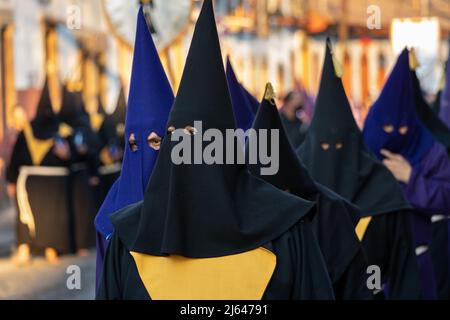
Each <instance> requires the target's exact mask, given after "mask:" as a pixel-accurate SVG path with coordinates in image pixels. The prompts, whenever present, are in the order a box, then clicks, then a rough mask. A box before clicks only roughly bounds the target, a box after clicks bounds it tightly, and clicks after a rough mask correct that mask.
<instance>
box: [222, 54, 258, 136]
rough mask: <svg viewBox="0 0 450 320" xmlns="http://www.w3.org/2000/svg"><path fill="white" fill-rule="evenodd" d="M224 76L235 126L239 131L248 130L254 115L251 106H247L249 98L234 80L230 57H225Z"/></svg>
mask: <svg viewBox="0 0 450 320" xmlns="http://www.w3.org/2000/svg"><path fill="white" fill-rule="evenodd" d="M226 76H227V82H228V88H229V89H230V96H231V102H232V104H233V111H234V117H235V120H236V125H237V127H238V128H239V129H243V130H248V129H250V128H251V126H252V123H253V119H254V118H255V114H254V113H253V111H252V110H251V108H252V106H251V105H250V104H249V103H250V101H249V98H248V97H247V96H246V94H245V92H244V91H243V89H242V87H241V84H240V83H239V81H238V80H237V78H236V74H235V73H234V70H233V66H232V65H231V61H230V57H227V69H226Z"/></svg>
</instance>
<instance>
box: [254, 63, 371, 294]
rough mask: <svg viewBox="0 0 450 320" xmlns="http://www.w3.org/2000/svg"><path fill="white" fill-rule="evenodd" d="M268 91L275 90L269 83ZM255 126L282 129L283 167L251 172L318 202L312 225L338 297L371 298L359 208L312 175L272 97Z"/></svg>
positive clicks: (259, 165)
mask: <svg viewBox="0 0 450 320" xmlns="http://www.w3.org/2000/svg"><path fill="white" fill-rule="evenodd" d="M324 72H329V71H324ZM332 72H333V71H332ZM266 92H273V89H272V88H271V86H270V84H269V85H268V88H267V89H266ZM253 129H255V130H256V132H257V133H256V134H258V132H259V130H278V131H279V134H280V143H279V155H280V167H279V170H278V172H277V173H276V174H275V175H262V174H261V168H262V167H264V165H263V164H262V163H260V162H259V163H256V164H251V163H249V169H250V172H251V173H252V174H254V175H256V176H257V177H259V178H261V179H263V180H265V181H267V182H269V183H271V184H272V185H274V186H276V187H277V188H279V189H280V190H283V191H286V192H288V193H290V194H293V195H296V196H299V197H301V198H304V199H307V200H310V201H316V203H317V206H316V208H317V212H316V214H315V215H314V216H313V217H312V226H313V230H314V234H315V235H316V237H317V240H318V242H319V246H320V250H321V251H322V254H323V256H324V258H325V262H326V265H327V270H328V273H329V275H330V278H331V281H332V283H333V288H334V294H335V297H336V299H338V300H344V299H347V300H363V299H371V298H372V293H371V292H370V291H369V289H368V287H367V273H366V270H367V266H368V265H367V261H366V257H365V255H364V252H363V249H362V246H361V244H360V242H359V239H358V237H357V235H356V232H355V227H356V225H357V223H358V221H359V209H358V208H356V207H354V206H353V205H352V204H350V203H349V202H348V201H347V200H345V199H343V198H342V197H340V196H339V195H337V194H336V193H334V192H333V191H331V190H330V189H328V188H326V187H324V186H322V185H320V184H318V183H316V182H315V181H314V180H313V179H312V178H311V176H310V175H309V173H308V171H307V170H306V168H305V167H304V166H303V164H302V163H301V161H300V159H299V158H298V156H297V155H296V153H295V150H294V148H293V147H292V145H291V143H290V142H289V139H288V137H287V134H286V131H285V129H284V127H283V125H282V122H281V118H280V115H279V112H278V109H277V107H276V105H275V102H274V100H273V99H269V97H265V98H264V100H263V101H262V102H261V106H260V107H259V110H258V113H257V114H256V119H255V122H254V124H253ZM261 139H262V137H261ZM268 145H269V146H270V143H269V144H268ZM247 151H249V146H248V144H247ZM270 152H272V150H270ZM273 152H274V151H273Z"/></svg>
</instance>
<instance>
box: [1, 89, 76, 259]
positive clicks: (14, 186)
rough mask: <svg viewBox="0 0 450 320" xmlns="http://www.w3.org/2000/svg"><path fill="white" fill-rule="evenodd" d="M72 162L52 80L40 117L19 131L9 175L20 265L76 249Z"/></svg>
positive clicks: (41, 102)
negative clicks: (53, 96) (53, 99)
mask: <svg viewBox="0 0 450 320" xmlns="http://www.w3.org/2000/svg"><path fill="white" fill-rule="evenodd" d="M71 159H72V153H71V150H70V146H69V143H68V141H67V140H66V139H65V138H64V137H62V136H61V133H60V123H59V121H58V118H57V116H56V115H55V113H54V111H53V108H52V102H51V98H50V92H49V86H48V81H47V80H46V81H45V84H44V87H43V89H42V93H41V97H40V100H39V103H38V106H37V110H36V115H35V117H34V119H33V120H32V121H31V123H28V122H25V126H24V129H23V131H22V132H20V133H19V135H18V137H17V141H16V143H15V145H14V147H13V152H12V156H11V160H10V162H9V166H8V168H7V172H6V178H7V181H8V183H9V186H8V189H9V194H10V196H11V197H13V196H15V197H16V200H17V202H16V204H17V208H18V220H17V225H16V228H17V229H16V231H17V235H16V239H17V245H18V250H17V261H18V263H20V264H23V263H27V262H29V260H30V258H31V253H36V254H42V253H45V256H46V258H47V259H48V260H49V261H50V262H56V261H57V257H58V255H59V254H64V253H70V252H71V250H72V243H71V218H70V216H71V215H70V204H69V190H68V185H69V184H68V170H67V167H68V166H69V165H70V162H71ZM42 190H45V192H42Z"/></svg>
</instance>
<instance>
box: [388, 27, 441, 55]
mask: <svg viewBox="0 0 450 320" xmlns="http://www.w3.org/2000/svg"><path fill="white" fill-rule="evenodd" d="M439 41H440V26H439V19H438V18H407V19H394V20H392V25H391V42H392V49H393V51H394V53H395V54H399V53H400V52H401V51H402V50H403V48H405V47H408V48H411V47H414V48H415V49H417V51H418V52H420V53H421V54H423V55H436V54H437V53H438V50H439Z"/></svg>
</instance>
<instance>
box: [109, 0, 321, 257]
mask: <svg viewBox="0 0 450 320" xmlns="http://www.w3.org/2000/svg"><path fill="white" fill-rule="evenodd" d="M194 121H202V128H195V129H197V130H198V132H197V134H195V130H194V128H186V127H189V126H190V127H192V126H194V125H195V124H194ZM167 127H168V128H171V127H173V128H174V129H182V130H180V131H179V130H177V131H173V132H174V133H175V132H183V129H186V130H188V133H184V134H183V136H182V137H183V139H186V140H187V141H188V142H193V141H192V140H194V141H195V140H196V137H198V138H200V139H201V130H200V129H202V130H206V129H209V128H214V129H216V130H218V131H219V132H221V133H222V134H225V130H227V129H231V130H234V129H235V123H234V118H233V111H232V106H231V101H230V94H229V92H228V86H227V81H226V77H225V72H224V68H223V64H222V57H221V52H220V45H219V39H218V34H217V29H216V25H215V19H214V12H213V6H212V1H211V0H206V1H204V3H203V8H202V10H201V13H200V16H199V18H198V21H197V24H196V27H195V31H194V35H193V39H192V43H191V47H190V49H189V53H188V56H187V60H186V65H185V68H184V72H183V76H182V79H181V83H180V88H179V90H178V93H177V97H176V100H175V103H174V106H173V108H172V110H171V113H170V116H169V121H168V124H167ZM170 131H172V130H170ZM216 132H217V131H216ZM174 133H173V134H174ZM200 141H201V140H200ZM200 143H201V142H200ZM205 145H208V144H207V143H205ZM205 145H203V146H205ZM175 147H179V146H178V142H176V141H172V139H171V138H170V139H169V138H166V139H164V140H163V143H162V146H161V151H160V154H159V157H158V160H157V163H156V166H155V169H154V171H153V174H152V176H151V179H150V182H149V185H148V188H147V190H146V194H145V198H144V202H143V205H142V207H141V209H140V216H139V219H137V218H136V217H137V215H136V214H131V215H130V214H128V213H129V212H128V213H127V210H124V211H123V212H119V213H117V214H115V215H113V217H112V219H113V223H114V225H115V228H116V231H117V234H118V237H119V238H120V239H121V241H122V242H123V243H124V244H125V246H126V247H127V248H128V249H129V250H131V251H135V252H139V253H144V254H150V255H156V256H159V255H166V254H177V255H182V256H185V257H191V258H208V257H219V256H226V255H231V254H236V253H241V252H246V251H249V250H252V249H256V248H258V247H261V246H264V245H266V244H267V243H268V242H270V241H272V240H274V239H275V238H277V237H279V236H280V235H281V234H283V233H284V232H286V231H287V230H288V229H290V228H291V227H292V226H293V225H295V224H296V223H297V222H298V221H299V220H300V219H301V218H302V217H303V216H304V215H306V214H307V213H309V212H310V210H311V209H312V208H313V203H311V202H307V201H304V200H302V199H300V198H298V197H294V196H292V195H289V194H285V193H284V192H282V191H280V190H278V189H276V188H275V187H273V186H271V185H269V184H268V183H265V182H263V181H262V180H260V179H257V178H255V177H253V176H252V175H250V173H249V172H248V171H247V169H246V167H245V164H242V165H235V164H210V165H207V164H205V163H204V162H203V161H202V163H201V164H187V163H181V164H178V165H176V164H174V163H173V159H172V157H171V154H172V151H176V150H174V148H175ZM221 147H224V146H219V148H221ZM224 149H225V147H224ZM202 150H203V149H202ZM189 151H192V150H189ZM194 151H195V150H194ZM223 151H225V152H224V153H223V154H224V155H226V150H223ZM137 220H139V221H138V222H137V224H135V225H134V226H133V227H130V226H131V225H132V224H133V221H137Z"/></svg>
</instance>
